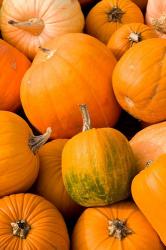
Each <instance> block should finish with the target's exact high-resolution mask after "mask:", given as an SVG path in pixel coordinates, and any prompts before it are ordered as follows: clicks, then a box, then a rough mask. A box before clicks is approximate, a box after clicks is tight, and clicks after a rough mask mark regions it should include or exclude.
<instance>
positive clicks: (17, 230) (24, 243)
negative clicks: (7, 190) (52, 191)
mask: <svg viewBox="0 0 166 250" xmlns="http://www.w3.org/2000/svg"><path fill="white" fill-rule="evenodd" d="M0 249H12V250H18V249H19V250H23V249H49V250H54V249H58V250H68V249H69V237H68V233H67V228H66V225H65V222H64V219H63V217H62V215H61V214H60V212H59V211H58V210H57V209H56V208H55V207H54V206H53V205H52V204H51V203H50V202H48V201H47V200H45V199H44V198H42V197H40V196H36V195H33V194H14V195H10V196H6V197H4V198H2V199H1V200H0Z"/></svg>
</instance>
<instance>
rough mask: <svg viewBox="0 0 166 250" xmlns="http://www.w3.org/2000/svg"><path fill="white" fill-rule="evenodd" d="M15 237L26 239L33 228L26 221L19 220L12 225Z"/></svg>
mask: <svg viewBox="0 0 166 250" xmlns="http://www.w3.org/2000/svg"><path fill="white" fill-rule="evenodd" d="M11 226H12V230H13V235H14V236H18V237H19V238H20V239H26V236H27V234H28V233H29V231H30V229H31V226H30V225H28V223H27V222H26V221H25V220H18V221H16V222H12V223H11Z"/></svg>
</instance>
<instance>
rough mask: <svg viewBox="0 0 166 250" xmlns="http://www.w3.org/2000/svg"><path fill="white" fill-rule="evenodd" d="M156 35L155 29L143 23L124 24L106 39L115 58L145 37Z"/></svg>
mask: <svg viewBox="0 0 166 250" xmlns="http://www.w3.org/2000/svg"><path fill="white" fill-rule="evenodd" d="M155 37H157V35H156V33H155V31H154V30H153V29H152V28H150V27H149V26H147V25H145V24H143V23H128V24H124V25H123V26H122V27H120V28H119V29H118V30H117V31H115V32H114V33H113V35H112V36H111V38H110V39H109V41H108V44H107V46H108V48H110V49H111V50H112V52H113V53H114V55H115V57H116V59H117V60H119V59H120V57H121V56H122V55H123V54H124V53H125V52H126V51H127V50H128V49H129V48H131V47H133V46H134V45H135V44H137V43H139V42H141V41H144V40H146V39H150V38H155Z"/></svg>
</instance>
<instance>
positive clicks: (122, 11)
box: [85, 0, 144, 44]
mask: <svg viewBox="0 0 166 250" xmlns="http://www.w3.org/2000/svg"><path fill="white" fill-rule="evenodd" d="M133 22H138V23H143V22H144V17H143V14H142V12H141V10H140V9H139V7H138V6H137V5H136V4H134V3H133V2H132V1H130V0H125V1H124V0H102V1H100V2H99V3H97V4H96V5H95V6H94V7H93V8H92V9H91V10H90V12H89V14H88V16H87V18H86V26H85V28H86V32H87V33H88V34H90V35H92V36H94V37H96V38H98V39H99V40H101V41H102V42H104V43H106V44H107V43H108V40H109V38H110V37H111V35H112V34H113V33H114V32H115V31H116V30H117V29H119V28H120V27H121V26H122V25H123V24H126V23H133Z"/></svg>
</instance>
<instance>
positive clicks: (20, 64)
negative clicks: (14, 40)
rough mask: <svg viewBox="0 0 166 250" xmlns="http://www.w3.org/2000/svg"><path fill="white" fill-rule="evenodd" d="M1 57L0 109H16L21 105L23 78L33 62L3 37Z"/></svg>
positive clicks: (0, 43) (0, 40)
mask: <svg viewBox="0 0 166 250" xmlns="http://www.w3.org/2000/svg"><path fill="white" fill-rule="evenodd" d="M0 58H1V60H0V75H1V77H0V90H1V91H0V110H9V111H16V110H17V109H18V108H19V107H20V106H21V101H20V85H21V80H22V78H23V75H24V74H25V72H26V70H27V69H28V68H29V67H30V65H31V63H30V61H29V60H28V59H27V58H26V57H25V56H24V55H23V54H22V53H21V52H20V51H18V50H17V49H15V48H14V47H12V46H11V45H9V44H8V43H6V42H5V41H3V40H2V39H0ZM4 65H5V66H4Z"/></svg>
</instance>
